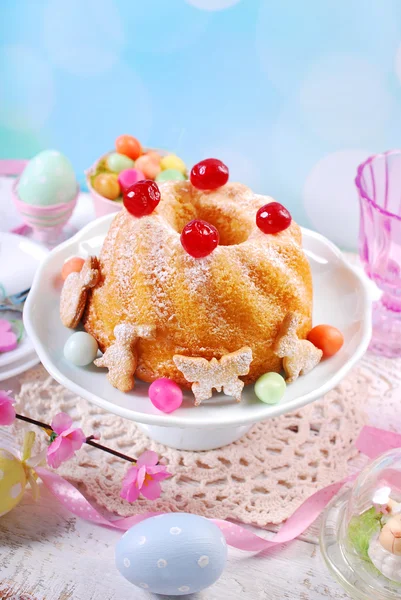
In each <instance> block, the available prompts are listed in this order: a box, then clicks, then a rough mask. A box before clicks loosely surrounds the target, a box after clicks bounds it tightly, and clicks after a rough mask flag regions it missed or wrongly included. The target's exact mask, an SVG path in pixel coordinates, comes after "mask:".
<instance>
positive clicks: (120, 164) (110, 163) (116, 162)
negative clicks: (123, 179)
mask: <svg viewBox="0 0 401 600" xmlns="http://www.w3.org/2000/svg"><path fill="white" fill-rule="evenodd" d="M106 165H107V167H108V168H109V169H110V171H113V173H121V171H125V170H126V169H132V168H133V167H134V165H135V163H134V161H133V160H132V159H131V158H129V157H128V156H125V154H119V153H118V152H112V153H111V154H109V155H108V157H107V159H106Z"/></svg>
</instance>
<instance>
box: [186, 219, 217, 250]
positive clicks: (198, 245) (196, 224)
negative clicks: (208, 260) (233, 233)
mask: <svg viewBox="0 0 401 600" xmlns="http://www.w3.org/2000/svg"><path fill="white" fill-rule="evenodd" d="M181 244H182V247H183V248H184V250H185V251H186V252H188V254H190V255H191V256H193V257H194V258H203V257H204V256H208V254H210V253H211V252H213V250H214V249H215V248H217V246H218V245H219V232H218V231H217V229H216V227H214V225H210V223H206V221H201V220H200V219H194V220H193V221H190V222H189V223H187V224H186V225H185V227H184V229H183V230H182V233H181Z"/></svg>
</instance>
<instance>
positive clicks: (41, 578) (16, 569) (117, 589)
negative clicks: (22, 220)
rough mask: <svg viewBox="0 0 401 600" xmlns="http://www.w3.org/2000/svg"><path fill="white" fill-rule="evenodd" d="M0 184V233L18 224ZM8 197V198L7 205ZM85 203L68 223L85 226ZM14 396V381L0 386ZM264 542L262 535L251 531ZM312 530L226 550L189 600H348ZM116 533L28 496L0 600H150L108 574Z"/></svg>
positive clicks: (10, 522)
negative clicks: (217, 571)
mask: <svg viewBox="0 0 401 600" xmlns="http://www.w3.org/2000/svg"><path fill="white" fill-rule="evenodd" d="M8 192H9V185H8V182H6V181H4V180H1V178H0V216H1V220H0V223H1V225H0V229H1V230H4V231H6V230H8V229H9V228H10V227H11V226H13V225H16V224H17V223H18V218H17V217H16V215H15V212H14V209H13V206H12V203H11V200H10V199H9V196H8ZM7 196H8V197H7ZM88 210H89V214H90V211H91V208H90V200H89V199H88V198H84V199H83V200H82V201H81V202H80V203H79V206H78V211H77V214H76V215H75V218H74V221H75V223H76V224H77V225H79V224H80V223H81V222H82V220H83V219H84V220H89V219H88ZM0 388H2V389H14V390H17V389H18V378H14V379H13V380H10V381H5V382H4V381H3V382H0ZM258 533H260V534H261V535H266V536H268V535H269V534H268V533H266V532H261V531H258ZM317 534H318V526H314V527H313V528H312V529H311V530H310V531H309V532H308V533H307V534H306V535H304V536H303V537H302V538H301V539H298V540H296V541H294V542H292V543H289V544H287V545H286V546H281V547H278V548H277V549H275V550H274V551H269V552H266V553H264V554H260V555H256V556H250V555H249V554H245V553H241V552H239V551H235V550H232V549H230V552H229V561H228V565H227V568H226V570H225V572H224V574H223V576H222V577H221V579H220V580H219V581H218V582H217V583H216V584H215V585H214V586H212V587H211V588H209V589H208V590H205V591H204V592H202V593H200V594H194V595H191V596H181V598H183V599H184V600H185V599H188V600H189V599H191V600H237V599H238V600H239V598H241V599H243V600H328V599H330V598H332V599H336V600H338V599H342V598H349V596H348V595H347V594H346V593H345V592H343V591H342V589H341V588H340V587H339V586H338V585H337V584H336V582H335V581H334V580H333V579H332V578H331V576H330V574H329V572H328V570H327V569H326V567H325V565H324V563H323V560H322V557H321V554H320V550H319V547H318V540H317ZM120 536H121V533H118V532H116V531H113V530H109V529H106V528H103V527H99V526H95V525H92V524H90V523H88V522H86V521H83V520H81V519H78V518H76V517H74V516H72V515H71V514H69V513H68V512H67V511H66V510H65V509H63V508H62V507H61V506H60V505H58V504H57V503H56V501H55V500H54V499H52V497H50V495H49V494H48V493H47V492H46V490H43V491H42V494H41V497H40V500H39V502H38V503H35V502H33V500H32V498H31V496H30V494H29V493H27V494H25V496H24V498H23V501H22V502H21V504H20V505H19V506H17V507H16V508H15V509H14V510H13V511H12V512H10V513H9V514H8V515H5V516H4V517H2V518H1V519H0V599H1V600H6V599H8V600H10V599H12V600H128V599H135V600H150V599H155V598H160V599H162V598H166V600H168V599H169V598H171V599H172V598H173V597H170V596H168V597H167V596H155V595H153V594H149V593H147V592H146V591H143V590H140V589H139V588H136V587H134V586H132V585H131V584H130V583H128V582H127V581H126V580H125V579H124V578H123V577H122V576H121V575H120V574H119V573H118V571H117V570H116V568H115V566H114V548H115V545H116V543H117V541H118V539H119V538H120Z"/></svg>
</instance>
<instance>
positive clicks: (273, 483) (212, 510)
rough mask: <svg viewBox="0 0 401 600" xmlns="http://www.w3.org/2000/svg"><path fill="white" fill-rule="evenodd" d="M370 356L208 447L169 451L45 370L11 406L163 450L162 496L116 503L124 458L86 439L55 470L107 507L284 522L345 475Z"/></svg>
mask: <svg viewBox="0 0 401 600" xmlns="http://www.w3.org/2000/svg"><path fill="white" fill-rule="evenodd" d="M371 360H372V359H369V358H368V359H366V358H365V359H364V361H363V362H361V363H359V365H358V366H357V368H355V369H354V370H353V371H352V373H351V374H350V375H349V376H348V377H347V378H346V379H344V380H343V381H342V382H341V384H340V385H339V386H338V387H337V388H336V389H334V390H332V391H331V392H330V393H328V394H327V395H326V396H325V397H324V398H323V399H321V400H319V401H316V402H314V403H312V404H310V405H308V406H306V407H304V408H302V409H301V410H299V411H296V412H293V413H289V414H286V415H283V416H281V417H278V418H275V419H271V420H268V421H266V422H265V423H258V424H256V425H255V426H254V427H253V428H252V429H251V430H250V432H249V433H248V434H247V435H245V436H244V437H243V438H242V439H241V440H239V441H238V442H235V443H234V444H231V445H230V446H226V447H224V448H221V449H219V450H211V451H207V452H186V451H179V450H173V449H171V448H167V447H165V446H163V445H161V444H158V443H156V442H153V441H151V440H149V438H147V437H146V435H145V434H144V433H142V432H140V431H139V430H138V429H137V427H136V425H135V423H133V422H132V421H128V420H125V419H122V418H119V417H117V416H115V415H113V414H110V413H106V412H104V411H103V410H101V409H99V408H97V407H96V406H94V405H91V404H89V403H88V402H86V401H85V400H82V399H81V398H78V397H77V396H75V395H74V394H72V393H71V392H69V391H68V390H67V389H66V388H64V387H63V386H61V385H59V384H58V383H57V382H56V381H55V380H54V379H52V378H51V377H50V376H49V375H48V374H47V372H46V371H45V370H44V368H43V367H37V368H36V369H32V370H30V371H28V372H27V373H25V374H24V376H23V377H22V378H21V382H22V385H21V391H20V393H19V394H18V396H17V398H16V399H17V409H18V411H19V412H21V413H22V414H26V415H29V416H30V417H33V418H36V419H39V420H41V421H45V422H48V423H49V422H50V421H51V418H52V416H54V415H55V414H57V413H58V412H60V411H64V412H67V413H69V414H70V415H71V416H72V417H73V418H74V419H75V421H76V422H77V423H79V424H80V426H81V427H82V429H83V430H84V432H85V433H86V434H87V435H89V434H91V433H94V432H98V433H100V434H101V442H102V443H103V444H105V445H106V446H109V447H113V448H115V449H117V450H119V451H120V452H123V453H124V454H128V455H129V456H133V457H135V456H138V455H139V454H140V453H141V452H143V451H144V450H146V449H151V450H155V451H156V452H157V453H158V454H159V455H160V456H163V457H164V461H163V462H165V463H166V464H167V465H168V467H169V469H168V470H169V471H170V472H171V473H173V474H174V476H173V477H172V478H171V479H168V480H166V481H165V482H163V494H162V496H161V498H159V499H158V500H156V501H153V502H150V501H148V500H146V499H144V498H140V499H139V500H137V501H136V502H135V503H134V504H129V503H128V502H126V501H125V500H122V499H121V498H120V496H119V492H120V488H121V482H122V479H123V477H124V474H125V471H126V469H127V468H128V465H127V463H126V462H125V461H123V460H120V459H117V458H114V457H113V456H110V455H109V454H107V453H105V452H102V451H100V450H97V449H93V448H90V447H89V446H87V445H84V447H83V448H82V449H81V450H80V451H79V452H78V453H77V454H76V456H75V457H74V459H72V460H71V461H69V462H67V463H64V464H63V465H62V466H61V467H60V468H59V469H58V471H57V472H58V473H59V474H61V475H62V476H64V477H66V478H68V479H69V480H70V481H72V482H74V483H76V484H78V485H79V486H80V489H81V490H82V491H83V493H85V494H86V495H87V496H88V497H90V498H92V499H93V500H95V501H96V503H97V504H98V505H100V506H101V507H104V508H106V509H108V510H109V511H111V512H113V513H116V514H118V515H121V516H129V515H133V514H137V513H141V512H148V511H153V512H154V511H186V512H194V513H197V514H199V515H204V516H206V517H212V518H220V519H227V518H229V519H233V520H237V521H241V522H243V523H249V524H255V525H258V526H261V527H263V526H266V525H267V524H269V523H280V522H282V521H283V520H285V519H286V518H288V517H289V516H290V515H291V514H292V513H293V512H294V511H295V510H296V508H297V507H298V506H300V504H301V503H302V502H303V501H304V500H305V499H306V498H308V497H309V496H310V495H311V494H312V493H313V492H315V491H316V490H318V489H320V488H322V487H324V486H326V485H328V484H330V483H332V482H334V481H338V480H339V479H341V478H343V477H344V476H345V475H347V474H348V473H349V470H350V462H351V461H352V459H353V458H354V457H355V456H356V455H357V452H356V450H355V448H354V441H355V439H356V437H357V436H358V434H359V432H360V430H361V428H362V426H363V425H364V424H365V415H364V412H363V411H364V408H366V405H367V397H368V390H374V395H375V397H379V398H380V397H383V386H382V387H380V385H379V386H378V385H376V387H374V386H373V381H374V380H375V375H374V374H372V365H371V364H370V361H371ZM400 366H401V363H400V365H399V367H400ZM399 367H398V372H401V369H400V368H399ZM393 414H394V413H393ZM21 426H22V423H21V422H18V423H17V425H15V426H14V430H15V435H16V436H17V438H19V439H20V440H21V439H22V436H23V427H21ZM46 437H47V436H46V435H45V434H43V435H42V434H41V433H40V431H39V432H38V436H37V438H38V441H37V448H36V450H38V451H39V450H40V448H41V447H44V445H45V440H46Z"/></svg>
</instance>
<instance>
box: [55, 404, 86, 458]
mask: <svg viewBox="0 0 401 600" xmlns="http://www.w3.org/2000/svg"><path fill="white" fill-rule="evenodd" d="M51 426H52V429H53V431H54V433H53V434H52V436H51V438H52V437H53V436H54V435H55V434H57V435H56V437H55V439H54V440H53V441H52V442H51V444H50V446H49V447H48V449H47V464H48V465H49V467H53V469H57V468H58V467H59V466H60V465H61V463H63V462H65V461H66V460H69V459H70V458H72V457H73V456H74V453H75V452H76V451H77V450H79V449H80V448H81V446H82V444H83V443H84V442H85V440H86V437H85V434H84V432H83V431H82V429H73V427H72V419H71V417H69V416H68V415H66V414H65V413H59V414H58V415H56V416H55V417H54V419H53V421H52V423H51Z"/></svg>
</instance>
